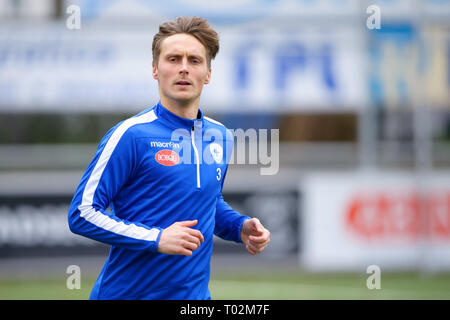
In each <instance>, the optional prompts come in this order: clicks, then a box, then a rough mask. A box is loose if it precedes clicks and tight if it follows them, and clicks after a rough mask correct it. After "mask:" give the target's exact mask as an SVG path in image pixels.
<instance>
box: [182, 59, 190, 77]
mask: <svg viewBox="0 0 450 320" xmlns="http://www.w3.org/2000/svg"><path fill="white" fill-rule="evenodd" d="M180 73H184V74H187V73H189V70H188V61H187V59H186V58H183V59H182V60H181V66H180Z"/></svg>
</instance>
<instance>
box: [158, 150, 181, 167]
mask: <svg viewBox="0 0 450 320" xmlns="http://www.w3.org/2000/svg"><path fill="white" fill-rule="evenodd" d="M155 160H156V162H158V163H159V164H162V165H163V166H168V167H171V166H175V165H177V164H178V163H179V162H180V156H179V155H178V153H176V152H175V151H173V150H168V149H163V150H159V151H158V152H157V153H156V154H155Z"/></svg>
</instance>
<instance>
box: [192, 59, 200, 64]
mask: <svg viewBox="0 0 450 320" xmlns="http://www.w3.org/2000/svg"><path fill="white" fill-rule="evenodd" d="M192 63H195V64H197V63H200V60H197V59H193V60H192Z"/></svg>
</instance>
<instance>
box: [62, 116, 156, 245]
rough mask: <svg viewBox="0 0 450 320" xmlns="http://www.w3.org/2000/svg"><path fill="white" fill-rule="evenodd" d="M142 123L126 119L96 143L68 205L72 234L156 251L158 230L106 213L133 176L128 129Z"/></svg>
mask: <svg viewBox="0 0 450 320" xmlns="http://www.w3.org/2000/svg"><path fill="white" fill-rule="evenodd" d="M144 120H145V119H142V117H137V118H131V119H128V120H126V121H124V122H122V123H121V124H119V125H117V126H116V127H114V128H113V129H111V130H110V131H109V132H108V133H107V134H106V135H105V137H104V138H103V139H102V141H101V142H100V144H99V146H98V149H97V152H96V154H95V156H94V159H93V160H92V162H91V163H90V165H89V166H88V168H87V169H86V171H85V173H84V175H83V177H82V179H81V181H80V184H79V186H78V188H77V190H76V192H75V195H74V197H73V200H72V203H71V205H70V209H69V214H68V222H69V228H70V230H71V231H72V232H73V233H76V234H79V235H82V236H85V237H87V238H90V239H93V240H96V241H100V242H103V243H106V244H109V245H114V246H119V247H124V248H128V249H134V250H150V251H153V252H155V251H157V249H158V242H159V237H160V235H161V228H159V227H149V226H146V225H144V224H142V223H137V222H135V223H133V222H132V221H127V220H124V219H120V218H118V217H117V216H116V215H114V214H113V213H109V212H107V211H106V210H107V208H108V207H109V205H110V203H111V202H112V201H113V199H114V197H115V196H116V194H117V193H118V192H120V190H121V188H122V187H123V186H124V185H125V184H126V183H127V182H128V180H129V179H130V177H132V176H133V174H134V173H135V169H136V167H137V163H138V159H137V151H136V145H135V139H133V136H132V133H130V130H128V129H129V128H130V127H131V126H133V125H134V124H138V123H140V122H139V121H144Z"/></svg>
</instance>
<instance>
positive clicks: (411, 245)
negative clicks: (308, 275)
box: [299, 172, 450, 271]
mask: <svg viewBox="0 0 450 320" xmlns="http://www.w3.org/2000/svg"><path fill="white" fill-rule="evenodd" d="M300 190H301V194H302V202H301V204H302V207H301V216H300V217H299V219H300V221H301V223H300V235H301V238H300V246H301V251H300V253H301V254H300V264H301V265H302V266H303V267H304V268H306V269H308V270H319V271H333V270H344V271H363V270H364V271H365V270H366V268H367V267H368V266H369V265H377V266H379V267H380V268H381V270H383V269H384V270H414V269H432V270H440V269H444V270H450V172H443V173H433V174H430V175H429V176H427V177H425V179H421V180H418V179H417V178H416V176H415V175H413V174H409V173H403V172H373V173H370V172H366V173H365V172H346V173H338V172H336V173H316V174H308V176H305V177H304V178H303V179H302V181H301V184H300Z"/></svg>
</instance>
